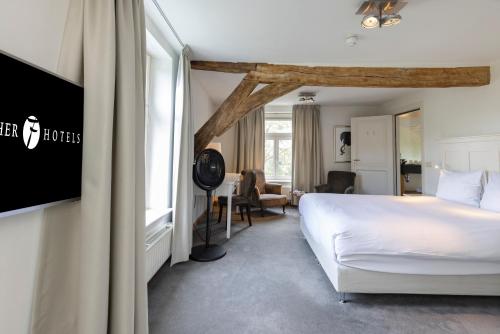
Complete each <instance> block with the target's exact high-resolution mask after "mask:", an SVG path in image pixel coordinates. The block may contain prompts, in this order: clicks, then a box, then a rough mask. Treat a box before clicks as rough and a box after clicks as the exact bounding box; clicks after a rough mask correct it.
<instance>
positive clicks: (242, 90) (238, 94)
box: [194, 77, 258, 155]
mask: <svg viewBox="0 0 500 334" xmlns="http://www.w3.org/2000/svg"><path fill="white" fill-rule="evenodd" d="M257 85H258V82H257V81H253V80H248V78H247V77H245V78H243V80H242V81H241V82H240V83H239V85H238V86H237V87H236V88H235V89H234V90H233V92H232V93H231V95H229V97H228V98H227V99H226V100H225V101H224V102H223V103H222V104H221V105H220V107H219V108H218V109H217V111H216V112H215V113H214V114H213V115H212V117H210V118H209V119H208V121H207V122H206V123H205V124H204V125H203V126H202V127H201V128H200V129H199V130H198V131H197V132H196V134H195V136H194V151H195V155H197V154H198V153H199V152H201V151H202V150H203V149H204V148H205V147H206V146H207V145H208V144H209V143H210V142H211V141H212V139H213V138H214V137H216V136H217V134H218V133H220V129H221V128H223V127H225V126H226V124H227V122H228V120H229V119H231V118H232V117H233V116H232V114H233V112H234V110H236V109H237V108H238V106H239V105H240V104H242V103H243V101H245V100H246V99H247V97H248V96H250V94H252V92H253V91H254V90H255V88H256V87H257Z"/></svg>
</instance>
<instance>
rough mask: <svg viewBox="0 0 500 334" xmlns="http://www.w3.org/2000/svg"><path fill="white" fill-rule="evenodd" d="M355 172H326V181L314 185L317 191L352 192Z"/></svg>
mask: <svg viewBox="0 0 500 334" xmlns="http://www.w3.org/2000/svg"><path fill="white" fill-rule="evenodd" d="M355 179H356V173H352V172H344V171H330V172H328V181H327V183H326V184H321V185H318V186H316V187H314V188H315V189H316V192H317V193H334V194H352V193H354V180H355Z"/></svg>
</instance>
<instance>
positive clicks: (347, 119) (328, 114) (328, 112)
mask: <svg viewBox="0 0 500 334" xmlns="http://www.w3.org/2000/svg"><path fill="white" fill-rule="evenodd" d="M320 110H321V137H322V144H323V169H324V172H325V176H324V180H325V182H326V180H327V175H328V172H329V171H331V170H343V171H350V170H351V163H336V162H335V153H334V150H335V148H334V141H333V140H334V139H333V129H334V127H335V126H337V125H351V118H352V117H363V116H374V115H379V114H382V110H381V109H380V108H379V107H376V106H373V107H372V106H351V107H331V106H321V109H320Z"/></svg>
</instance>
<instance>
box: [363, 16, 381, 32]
mask: <svg viewBox="0 0 500 334" xmlns="http://www.w3.org/2000/svg"><path fill="white" fill-rule="evenodd" d="M361 25H362V26H363V28H366V29H373V28H377V27H378V26H379V25H380V21H379V19H378V17H376V16H375V15H368V16H365V17H364V18H363V21H361Z"/></svg>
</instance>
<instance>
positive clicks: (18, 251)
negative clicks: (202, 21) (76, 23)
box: [0, 0, 69, 334]
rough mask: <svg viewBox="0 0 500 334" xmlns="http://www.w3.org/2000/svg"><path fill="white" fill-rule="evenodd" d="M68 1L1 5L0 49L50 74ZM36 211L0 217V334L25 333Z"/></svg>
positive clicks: (26, 0)
mask: <svg viewBox="0 0 500 334" xmlns="http://www.w3.org/2000/svg"><path fill="white" fill-rule="evenodd" d="M68 3H69V0H16V1H2V2H1V5H0V50H3V51H6V52H8V53H10V54H12V55H15V56H17V57H19V58H21V59H24V60H27V61H29V62H31V63H34V64H36V65H38V66H41V67H43V68H46V69H48V70H50V71H53V72H55V71H56V66H57V61H58V56H59V49H60V44H61V41H62V34H63V29H64V24H65V20H66V11H67V8H68ZM41 223H42V211H40V210H39V211H37V212H32V213H28V214H22V215H16V216H13V217H9V218H4V219H0V333H12V334H18V333H28V332H29V326H30V317H31V302H32V295H33V287H34V281H35V268H36V260H37V253H38V246H39V239H40V228H41Z"/></svg>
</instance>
